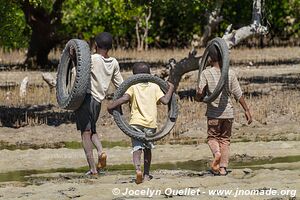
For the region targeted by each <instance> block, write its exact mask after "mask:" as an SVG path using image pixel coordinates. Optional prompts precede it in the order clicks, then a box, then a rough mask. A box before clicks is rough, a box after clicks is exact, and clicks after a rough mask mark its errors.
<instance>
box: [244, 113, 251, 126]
mask: <svg viewBox="0 0 300 200" xmlns="http://www.w3.org/2000/svg"><path fill="white" fill-rule="evenodd" d="M245 116H246V119H247V122H248V124H251V123H252V116H251V113H250V111H249V110H246V111H245Z"/></svg>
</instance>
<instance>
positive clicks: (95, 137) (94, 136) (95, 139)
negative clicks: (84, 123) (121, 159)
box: [91, 133, 103, 157]
mask: <svg viewBox="0 0 300 200" xmlns="http://www.w3.org/2000/svg"><path fill="white" fill-rule="evenodd" d="M91 140H92V142H93V144H94V145H95V147H96V149H97V153H98V156H99V157H100V156H101V154H102V150H103V149H102V144H101V141H100V139H99V136H98V134H97V133H94V134H92V136H91Z"/></svg>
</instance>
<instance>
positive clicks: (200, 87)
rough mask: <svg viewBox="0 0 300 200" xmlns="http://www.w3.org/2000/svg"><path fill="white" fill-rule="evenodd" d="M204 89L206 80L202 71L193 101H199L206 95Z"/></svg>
mask: <svg viewBox="0 0 300 200" xmlns="http://www.w3.org/2000/svg"><path fill="white" fill-rule="evenodd" d="M206 90H207V80H206V77H205V74H204V72H202V73H201V75H200V80H199V84H198V87H197V89H196V96H195V101H198V102H201V101H202V100H203V98H204V97H205V95H206Z"/></svg>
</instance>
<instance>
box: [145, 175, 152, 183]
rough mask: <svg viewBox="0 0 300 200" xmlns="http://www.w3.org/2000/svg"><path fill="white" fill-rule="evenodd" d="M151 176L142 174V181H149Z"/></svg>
mask: <svg viewBox="0 0 300 200" xmlns="http://www.w3.org/2000/svg"><path fill="white" fill-rule="evenodd" d="M152 178H153V177H152V176H151V175H147V174H145V175H144V181H150V180H151V179H152Z"/></svg>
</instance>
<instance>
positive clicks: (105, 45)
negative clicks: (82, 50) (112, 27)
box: [95, 32, 112, 50]
mask: <svg viewBox="0 0 300 200" xmlns="http://www.w3.org/2000/svg"><path fill="white" fill-rule="evenodd" d="M95 41H96V45H97V47H98V48H100V49H104V50H110V49H111V48H112V35H111V34H110V33H108V32H102V33H100V34H99V35H97V36H96V38H95Z"/></svg>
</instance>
